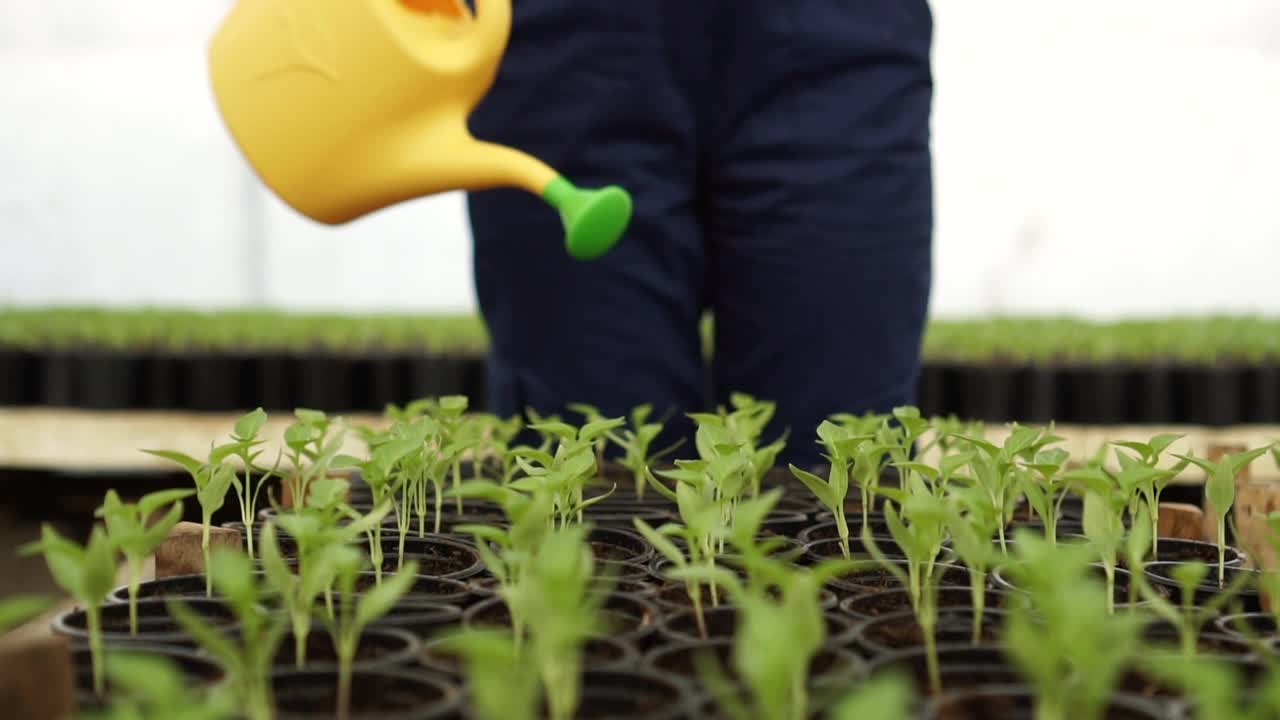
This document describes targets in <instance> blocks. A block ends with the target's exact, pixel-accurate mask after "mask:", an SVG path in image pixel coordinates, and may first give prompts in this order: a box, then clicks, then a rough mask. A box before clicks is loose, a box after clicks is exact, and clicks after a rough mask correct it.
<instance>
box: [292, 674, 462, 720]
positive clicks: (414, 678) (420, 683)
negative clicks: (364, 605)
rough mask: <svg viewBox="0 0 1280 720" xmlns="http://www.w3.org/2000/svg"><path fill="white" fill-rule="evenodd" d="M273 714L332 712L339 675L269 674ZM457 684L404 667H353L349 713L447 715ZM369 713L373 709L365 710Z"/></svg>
mask: <svg viewBox="0 0 1280 720" xmlns="http://www.w3.org/2000/svg"><path fill="white" fill-rule="evenodd" d="M272 688H273V690H274V693H275V700H276V708H277V709H278V711H279V714H278V716H277V720H292V719H294V718H332V717H333V716H334V708H335V707H336V705H337V693H338V678H337V675H336V673H333V672H316V671H304V672H301V673H298V672H285V673H278V674H276V675H275V676H273V678H272ZM457 704H458V690H457V688H455V687H453V686H451V685H449V684H447V683H445V682H444V681H443V680H440V679H437V678H433V677H430V676H426V675H422V674H409V673H406V672H403V671H397V672H391V671H385V670H383V671H357V672H356V673H354V674H353V675H352V678H351V711H352V715H353V716H356V717H361V713H365V714H372V713H383V714H381V715H377V716H376V717H378V718H386V719H387V720H391V718H395V719H396V720H425V719H426V718H444V717H451V716H452V714H453V712H454V711H455V710H456V708H457ZM369 716H370V717H373V716H372V715H369Z"/></svg>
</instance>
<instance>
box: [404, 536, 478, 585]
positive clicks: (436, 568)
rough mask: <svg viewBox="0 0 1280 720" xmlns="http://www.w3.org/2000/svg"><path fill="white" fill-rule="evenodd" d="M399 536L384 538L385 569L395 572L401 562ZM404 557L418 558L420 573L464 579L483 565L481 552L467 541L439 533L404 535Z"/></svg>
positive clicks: (476, 572)
mask: <svg viewBox="0 0 1280 720" xmlns="http://www.w3.org/2000/svg"><path fill="white" fill-rule="evenodd" d="M399 542H400V540H399V538H397V537H392V538H388V537H386V536H385V535H384V536H383V538H382V554H383V562H382V569H383V570H384V571H391V572H395V570H396V567H397V566H398V565H399V555H398V552H399ZM404 557H405V560H410V559H412V560H416V561H417V562H418V574H419V575H425V576H428V577H443V578H449V579H454V580H462V579H465V578H469V577H471V576H473V575H477V574H479V573H480V572H481V571H482V570H483V569H484V564H483V563H482V562H481V561H480V553H478V552H476V549H475V548H474V547H472V546H471V545H469V544H468V543H465V542H462V541H459V540H455V539H453V538H444V537H440V536H435V537H428V538H418V537H410V538H406V539H405V545H404Z"/></svg>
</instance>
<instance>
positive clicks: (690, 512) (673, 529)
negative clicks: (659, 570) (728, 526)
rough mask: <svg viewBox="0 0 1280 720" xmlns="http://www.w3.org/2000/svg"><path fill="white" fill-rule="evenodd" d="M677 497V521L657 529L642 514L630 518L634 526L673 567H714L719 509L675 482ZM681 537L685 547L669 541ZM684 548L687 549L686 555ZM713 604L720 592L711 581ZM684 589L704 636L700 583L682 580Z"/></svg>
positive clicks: (700, 631) (694, 580)
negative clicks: (678, 516)
mask: <svg viewBox="0 0 1280 720" xmlns="http://www.w3.org/2000/svg"><path fill="white" fill-rule="evenodd" d="M676 495H677V497H681V496H683V498H684V500H683V502H681V503H680V516H681V518H682V519H683V520H684V523H685V524H683V525H681V524H679V523H667V524H665V525H662V526H661V527H658V528H657V529H655V528H653V527H651V526H650V525H649V524H648V523H646V522H645V521H644V520H643V519H641V518H632V519H631V522H632V523H633V524H634V525H635V528H636V530H638V531H639V532H640V534H641V535H643V536H644V537H645V539H647V540H648V541H649V543H650V544H652V545H653V547H654V548H655V549H656V550H657V551H658V552H660V553H662V556H663V557H665V558H667V559H668V560H670V561H671V564H672V565H673V566H674V568H675V569H676V570H684V569H685V568H691V567H699V568H713V567H715V564H716V553H715V549H714V547H715V541H716V538H717V533H718V532H719V530H718V528H719V527H720V510H719V508H718V507H716V505H715V504H713V503H710V502H706V501H700V498H699V496H697V494H696V493H695V492H694V490H693V489H691V488H690V487H689V486H687V485H678V486H676ZM673 537H675V538H680V539H681V540H683V541H684V547H685V550H684V551H682V550H681V549H680V548H679V546H677V545H676V544H675V543H673V542H672V541H671V538H673ZM686 552H687V553H688V554H687V556H686ZM710 590H711V598H712V604H713V605H719V600H720V598H719V594H718V593H717V592H716V586H715V584H714V583H712V584H710ZM685 591H686V592H687V593H688V594H689V600H690V602H692V603H693V613H694V618H695V620H696V621H697V624H698V635H699V636H700V637H702V638H704V639H705V638H706V637H707V621H706V618H705V615H704V613H703V609H702V583H700V582H698V580H697V579H695V578H689V579H686V580H685Z"/></svg>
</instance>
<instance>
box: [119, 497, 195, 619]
mask: <svg viewBox="0 0 1280 720" xmlns="http://www.w3.org/2000/svg"><path fill="white" fill-rule="evenodd" d="M193 494H194V491H192V490H162V491H160V492H153V493H150V494H148V495H145V496H143V497H142V499H140V500H139V501H138V502H136V503H125V502H121V501H120V496H119V495H117V494H116V491H115V490H108V491H107V496H106V498H105V499H104V500H103V502H102V506H101V507H99V508H98V509H97V510H96V511H95V512H94V517H98V518H102V521H103V524H104V525H105V526H106V529H107V540H108V541H109V542H110V543H111V544H112V545H113V546H115V547H116V548H117V549H118V550H119V551H120V552H121V553H122V554H123V555H124V558H125V563H126V564H127V566H128V569H129V634H131V635H136V634H137V633H138V586H139V585H140V584H141V583H142V564H143V563H144V562H146V559H147V557H148V556H150V555H151V553H153V552H155V549H156V548H157V547H159V546H160V543H162V542H164V539H165V538H167V537H169V532H170V531H171V530H173V526H174V525H177V524H178V521H179V520H181V519H182V499H183V498H185V497H190V496H191V495H193ZM165 506H168V507H169V511H168V512H166V513H165V514H164V515H163V516H162V517H160V518H159V519H155V520H153V518H152V516H153V515H155V513H157V512H159V511H160V510H161V509H163V508H164V507H165Z"/></svg>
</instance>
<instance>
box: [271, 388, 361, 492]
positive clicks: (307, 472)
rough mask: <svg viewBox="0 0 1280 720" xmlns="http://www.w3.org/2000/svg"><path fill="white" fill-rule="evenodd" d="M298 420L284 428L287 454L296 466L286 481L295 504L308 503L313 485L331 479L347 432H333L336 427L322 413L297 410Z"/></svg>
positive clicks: (296, 416)
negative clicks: (332, 467) (333, 463)
mask: <svg viewBox="0 0 1280 720" xmlns="http://www.w3.org/2000/svg"><path fill="white" fill-rule="evenodd" d="M293 414H294V418H295V421H294V422H293V423H292V424H290V425H289V427H287V428H285V431H284V443H285V446H286V447H287V448H288V452H287V453H286V455H287V457H288V458H289V462H290V463H291V464H292V465H293V473H292V474H291V475H289V476H288V477H286V478H285V482H286V483H287V484H288V487H289V492H290V495H291V496H292V497H293V502H294V504H297V505H301V504H303V503H305V502H306V499H307V497H308V494H309V493H308V490H309V489H310V487H311V483H312V482H314V481H315V480H316V479H318V478H323V477H328V476H329V471H330V469H331V468H330V465H331V463H332V462H333V459H334V458H335V457H337V455H338V453H339V452H340V451H341V450H342V446H343V443H344V442H345V441H346V430H345V429H338V431H337V432H336V433H335V432H334V429H335V428H336V427H337V424H336V423H335V422H334V420H333V419H332V418H330V417H329V416H328V415H326V414H325V413H323V412H321V411H319V410H309V409H307V408H298V409H297V410H294V411H293Z"/></svg>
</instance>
